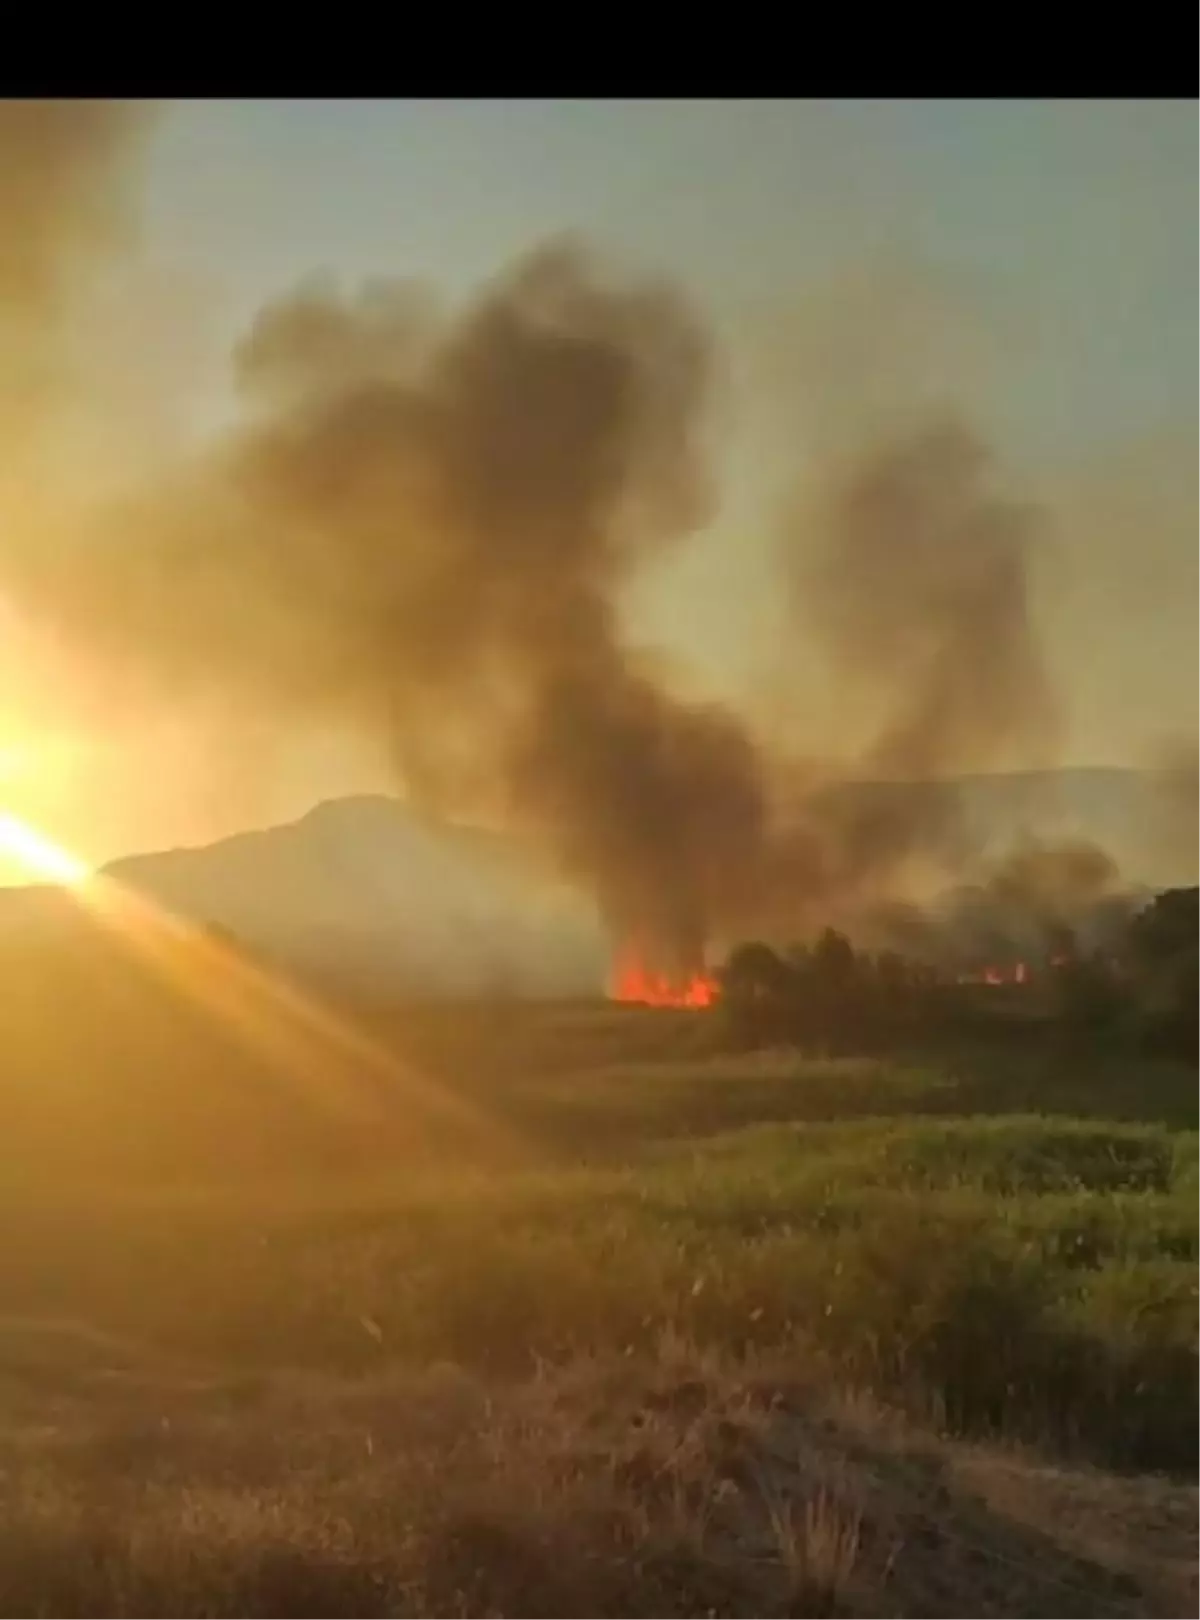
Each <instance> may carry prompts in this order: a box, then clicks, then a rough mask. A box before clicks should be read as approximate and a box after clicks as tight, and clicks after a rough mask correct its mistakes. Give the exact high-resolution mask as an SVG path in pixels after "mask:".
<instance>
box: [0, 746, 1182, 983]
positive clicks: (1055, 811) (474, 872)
mask: <svg viewBox="0 0 1200 1620" xmlns="http://www.w3.org/2000/svg"><path fill="white" fill-rule="evenodd" d="M957 787H958V789H959V791H960V803H961V808H962V814H963V821H964V825H965V827H966V829H967V833H968V840H969V842H970V843H971V844H972V845H974V846H975V847H976V848H979V849H986V848H989V847H990V848H993V849H996V850H999V849H1002V848H1004V847H1005V846H1006V845H1008V844H1011V843H1012V841H1013V840H1014V839H1017V838H1020V837H1022V836H1029V835H1036V836H1040V837H1043V838H1047V839H1060V838H1070V839H1088V840H1091V841H1094V842H1096V843H1099V844H1101V845H1102V846H1103V847H1104V848H1106V849H1107V850H1109V852H1110V853H1111V854H1112V855H1113V856H1114V857H1115V858H1116V860H1117V861H1118V862H1119V864H1120V865H1121V867H1122V870H1123V871H1124V872H1125V873H1126V874H1127V876H1128V877H1129V878H1130V880H1131V881H1137V882H1142V883H1146V884H1150V885H1154V886H1166V885H1169V884H1173V883H1187V882H1194V881H1195V876H1196V873H1195V848H1194V845H1193V846H1192V847H1191V851H1190V861H1189V859H1188V850H1187V848H1186V847H1185V845H1184V844H1183V842H1182V840H1180V839H1178V838H1176V839H1174V841H1173V840H1172V838H1171V837H1170V836H1169V828H1168V827H1167V819H1168V818H1167V816H1166V807H1165V805H1164V802H1163V799H1162V797H1161V795H1160V793H1159V792H1158V789H1157V787H1156V784H1155V782H1154V780H1153V779H1152V778H1151V777H1150V776H1148V775H1147V774H1145V773H1142V772H1138V771H1132V770H1119V769H1103V768H1100V769H1083V770H1063V771H1043V772H1030V773H1025V774H1020V775H1005V776H979V777H971V778H966V779H964V780H962V781H961V782H959V783H958V784H957ZM834 791H836V792H837V793H838V794H841V795H849V796H850V797H852V798H854V799H858V800H860V801H863V800H865V801H867V802H868V803H870V802H871V801H872V800H891V801H892V802H897V801H908V802H909V806H910V808H911V801H912V800H913V799H914V798H918V799H919V797H920V796H921V795H923V794H928V793H930V792H931V791H935V790H931V789H930V787H929V786H928V785H926V784H921V783H878V782H867V783H856V784H852V785H849V786H845V787H841V788H838V789H836V790H834ZM105 870H106V872H107V873H108V874H109V875H110V876H112V877H114V878H117V879H119V880H120V881H121V882H122V883H124V884H126V885H129V886H130V887H132V888H134V889H136V890H138V891H140V892H142V893H144V894H146V895H147V896H149V897H151V898H153V899H154V900H156V901H158V902H159V903H161V904H162V905H163V906H165V907H166V908H167V909H168V910H170V911H172V912H175V913H177V914H182V915H184V916H189V917H193V918H196V919H198V920H201V921H204V922H209V923H213V924H217V925H219V926H220V927H222V928H224V929H227V930H229V931H231V932H232V933H234V934H235V935H237V936H238V937H239V938H240V939H242V940H243V941H245V943H246V944H247V945H250V946H253V947H254V948H256V949H257V950H260V951H262V952H264V953H266V954H267V955H269V956H270V957H272V958H273V959H275V960H277V961H278V962H279V963H280V964H281V965H286V966H289V967H293V968H299V969H301V970H312V971H316V972H319V973H320V974H321V975H322V976H323V977H326V978H329V977H332V978H337V977H339V976H340V977H342V978H344V979H345V980H346V982H347V983H353V984H355V985H358V986H360V987H363V988H370V987H372V986H378V987H381V988H382V987H384V986H387V987H391V988H394V987H396V986H397V985H402V986H404V987H406V988H411V989H413V990H415V991H418V992H420V991H462V992H468V993H469V992H477V991H485V992H499V993H506V992H507V993H513V994H535V995H538V994H542V995H572V994H591V993H594V992H595V990H596V989H597V988H598V987H599V986H600V985H601V984H603V982H604V979H605V975H606V971H607V967H608V960H609V954H610V951H609V942H608V941H607V940H606V939H605V938H604V936H603V934H602V931H601V929H600V928H599V926H598V923H597V921H596V919H595V917H594V915H593V914H592V912H591V909H590V907H589V905H588V904H587V902H586V901H585V900H583V899H581V898H580V897H579V896H577V895H575V894H573V893H571V892H570V891H568V890H567V889H565V888H564V887H562V886H560V885H556V884H554V883H553V882H552V881H551V880H550V879H549V878H548V877H547V875H546V874H545V872H544V871H543V870H542V869H541V868H540V867H538V866H537V865H535V863H533V862H532V861H531V860H530V859H528V858H527V857H526V856H525V855H524V854H523V852H522V851H520V850H519V849H518V848H516V847H515V846H514V845H513V844H512V843H511V842H510V841H509V840H507V839H506V838H503V837H501V836H500V835H497V834H493V833H487V832H483V831H480V830H477V829H470V828H463V827H452V826H446V825H442V824H435V823H432V822H430V821H427V820H424V819H422V818H421V817H419V816H418V815H416V814H415V813H414V812H413V811H412V810H411V809H409V808H408V807H407V806H405V805H404V804H402V803H401V802H400V801H399V800H396V799H391V798H387V797H384V796H366V797H355V798H346V799H337V800H332V801H329V802H326V803H324V804H320V805H318V806H317V807H316V808H315V809H313V810H312V811H310V812H309V813H308V814H307V815H306V816H304V817H302V818H301V819H300V820H299V821H296V822H292V823H290V824H287V825H284V826H278V827H270V828H266V829H264V830H262V831H257V832H247V833H241V834H238V835H237V836H235V837H232V838H226V839H222V840H221V841H219V842H217V843H214V844H211V845H207V846H204V847H200V848H194V849H175V850H167V851H163V852H160V853H156V854H147V855H135V856H130V857H128V858H126V859H122V860H118V861H114V862H112V863H111V865H109V866H108V867H107V868H106V869H105ZM68 904H69V903H68ZM62 909H63V899H62V897H61V896H56V895H55V894H54V892H53V891H44V890H43V891H38V890H8V891H0V931H7V929H8V928H11V927H17V928H19V929H20V930H21V931H22V932H26V931H28V930H30V929H31V928H35V927H36V926H37V922H38V919H39V918H42V919H47V920H49V919H52V918H53V917H55V916H58V915H60V914H61V912H62Z"/></svg>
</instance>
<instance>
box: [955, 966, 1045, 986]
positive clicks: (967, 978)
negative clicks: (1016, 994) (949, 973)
mask: <svg viewBox="0 0 1200 1620" xmlns="http://www.w3.org/2000/svg"><path fill="white" fill-rule="evenodd" d="M1028 977H1029V968H1028V966H1027V965H1026V964H1025V963H1024V962H1013V963H1010V964H1007V965H1006V966H1004V967H985V968H984V969H983V971H982V972H981V973H960V974H959V976H958V982H959V984H1024V983H1025V982H1026V981H1027V979H1028Z"/></svg>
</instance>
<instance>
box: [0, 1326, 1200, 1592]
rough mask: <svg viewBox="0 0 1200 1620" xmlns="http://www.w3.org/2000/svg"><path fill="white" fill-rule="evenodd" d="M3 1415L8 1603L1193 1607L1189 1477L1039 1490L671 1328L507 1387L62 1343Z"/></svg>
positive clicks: (461, 1378) (21, 1383)
mask: <svg viewBox="0 0 1200 1620" xmlns="http://www.w3.org/2000/svg"><path fill="white" fill-rule="evenodd" d="M4 1406H5V1411H6V1413H7V1414H8V1421H7V1423H6V1425H5V1429H4V1433H3V1439H2V1441H0V1613H2V1614H4V1615H12V1616H16V1615H54V1616H77V1615H78V1616H82V1615H97V1614H105V1615H153V1614H164V1613H167V1614H173V1615H230V1616H234V1615H269V1614H276V1615H278V1614H288V1615H293V1616H317V1615H329V1616H335V1615H530V1616H535V1615H564V1616H567V1615H580V1616H583V1615H590V1616H597V1615H622V1614H646V1615H650V1614H654V1615H694V1614H712V1615H883V1614H889V1615H925V1616H941V1615H946V1616H950V1615H957V1614H962V1613H971V1614H976V1615H997V1616H998V1615H1008V1616H1021V1615H1029V1616H1036V1615H1045V1614H1051V1613H1052V1614H1057V1615H1070V1614H1075V1615H1088V1616H1101V1615H1174V1614H1180V1615H1182V1614H1186V1613H1189V1612H1194V1607H1191V1608H1190V1607H1189V1601H1190V1598H1191V1589H1190V1588H1189V1585H1188V1581H1189V1579H1190V1576H1189V1575H1188V1574H1187V1571H1188V1569H1189V1568H1190V1564H1191V1560H1192V1555H1193V1552H1194V1529H1195V1504H1196V1499H1195V1492H1194V1491H1193V1490H1191V1489H1190V1488H1188V1487H1186V1486H1182V1485H1176V1486H1171V1485H1168V1484H1166V1483H1164V1482H1148V1481H1145V1480H1140V1481H1139V1480H1134V1481H1123V1480H1118V1479H1116V1478H1113V1477H1107V1478H1105V1479H1104V1480H1103V1489H1102V1490H1100V1489H1098V1484H1097V1482H1098V1480H1099V1479H1100V1476H1093V1475H1089V1474H1086V1473H1082V1474H1081V1473H1077V1472H1069V1471H1057V1472H1055V1473H1053V1474H1052V1475H1047V1473H1046V1471H1045V1469H1044V1468H1042V1467H1041V1466H1039V1465H1037V1464H1035V1463H1032V1462H1030V1461H1028V1460H1025V1459H1023V1458H1022V1457H1020V1456H1019V1455H1017V1454H1016V1453H1013V1452H1010V1451H995V1450H984V1449H980V1448H978V1447H975V1448H966V1447H963V1446H961V1445H959V1444H956V1443H952V1442H947V1441H943V1440H939V1439H937V1438H936V1437H935V1436H933V1435H931V1434H930V1433H928V1432H927V1431H923V1430H920V1429H915V1428H913V1427H912V1426H910V1425H908V1424H906V1423H904V1422H903V1421H902V1420H900V1419H899V1418H897V1417H895V1416H892V1415H889V1414H888V1413H887V1412H885V1411H883V1410H881V1409H879V1408H877V1407H876V1406H874V1405H873V1404H871V1403H869V1402H867V1401H865V1400H862V1399H860V1400H858V1401H856V1402H854V1403H851V1404H849V1405H846V1404H845V1403H839V1402H838V1401H836V1400H834V1399H833V1398H832V1397H830V1395H829V1394H828V1393H827V1392H823V1391H821V1390H819V1389H817V1388H815V1387H813V1388H808V1389H804V1388H801V1387H797V1386H796V1384H795V1380H794V1378H792V1377H790V1376H789V1375H788V1374H787V1371H786V1369H784V1368H783V1367H781V1366H780V1365H778V1364H776V1365H771V1364H770V1363H768V1362H766V1361H763V1360H759V1361H755V1362H750V1363H746V1362H741V1363H733V1362H728V1361H723V1360H721V1359H720V1358H719V1357H717V1356H715V1355H713V1354H711V1353H709V1354H703V1353H700V1352H699V1351H696V1350H695V1349H694V1348H692V1347H691V1346H689V1345H687V1344H686V1343H684V1342H683V1341H681V1340H680V1339H678V1338H677V1337H675V1336H672V1335H668V1336H667V1337H666V1338H665V1339H664V1340H663V1342H662V1343H661V1344H660V1346H659V1347H658V1350H657V1352H656V1353H655V1354H653V1355H650V1356H643V1357H639V1358H633V1359H631V1358H627V1357H620V1358H616V1359H615V1360H613V1359H606V1360H600V1359H597V1360H588V1361H581V1362H579V1363H576V1364H575V1365H573V1366H571V1367H568V1368H565V1369H562V1370H559V1371H552V1370H550V1369H545V1370H543V1371H542V1372H541V1373H539V1374H538V1375H536V1376H534V1377H533V1378H531V1379H525V1380H522V1381H520V1382H518V1383H511V1384H506V1385H500V1384H496V1383H489V1382H485V1381H483V1380H481V1379H479V1378H476V1377H473V1376H471V1375H469V1374H467V1373H465V1372H463V1371H461V1370H459V1369H456V1368H453V1367H449V1366H442V1367H439V1368H434V1369H431V1370H430V1371H428V1372H427V1373H425V1374H422V1375H416V1374H412V1375H403V1376H402V1375H398V1374H394V1373H393V1374H388V1375H380V1376H379V1377H376V1378H374V1379H367V1380H358V1381H354V1382H344V1381H340V1380H330V1379H325V1378H319V1377H312V1376H309V1377H301V1376H298V1375H283V1374H280V1375H278V1376H276V1377H274V1378H268V1379H263V1380H260V1381H257V1382H255V1383H253V1384H247V1383H246V1382H245V1381H242V1382H240V1383H232V1382H229V1381H221V1380H219V1379H217V1380H209V1381H207V1382H204V1381H200V1380H198V1379H197V1378H196V1376H195V1375H194V1374H193V1373H187V1374H185V1373H183V1372H181V1371H179V1370H174V1369H172V1368H170V1367H169V1366H168V1365H166V1364H163V1363H155V1364H147V1365H144V1366H142V1367H140V1368H138V1367H133V1366H130V1365H129V1364H128V1362H127V1363H126V1365H125V1368H124V1371H123V1372H121V1373H112V1374H110V1376H108V1377H104V1376H97V1369H96V1368H95V1367H94V1366H93V1363H92V1360H91V1356H90V1351H85V1352H83V1353H81V1355H80V1356H79V1358H78V1359H77V1362H76V1364H75V1365H74V1366H68V1365H67V1364H66V1360H65V1358H64V1359H63V1360H62V1361H61V1362H60V1365H59V1367H58V1369H57V1371H56V1372H54V1373H53V1374H51V1373H49V1372H47V1370H46V1369H45V1368H42V1369H41V1370H40V1372H38V1373H37V1374H36V1375H35V1374H34V1373H33V1372H31V1371H30V1372H27V1373H25V1374H23V1375H16V1374H13V1373H11V1372H10V1375H9V1378H8V1382H7V1387H6V1388H5V1390H4ZM1056 1500H1057V1501H1058V1503H1059V1511H1052V1507H1053V1504H1054V1502H1055V1501H1056ZM1064 1501H1065V1502H1069V1503H1070V1504H1071V1511H1070V1512H1069V1513H1067V1514H1064V1513H1063V1512H1062V1511H1061V1506H1062V1503H1063V1502H1064ZM1122 1518H1124V1519H1125V1520H1126V1521H1127V1523H1128V1524H1129V1525H1131V1526H1132V1525H1147V1524H1151V1523H1152V1524H1153V1525H1154V1526H1155V1535H1156V1539H1155V1541H1154V1542H1153V1544H1152V1548H1151V1544H1147V1546H1140V1545H1139V1539H1138V1536H1137V1535H1136V1534H1133V1535H1127V1536H1126V1537H1125V1538H1124V1539H1123V1540H1121V1539H1114V1538H1113V1536H1112V1535H1111V1533H1110V1532H1111V1527H1112V1525H1113V1524H1114V1523H1116V1522H1118V1521H1119V1520H1121V1519H1122ZM1151 1550H1152V1554H1153V1556H1152V1557H1151V1556H1150V1553H1151Z"/></svg>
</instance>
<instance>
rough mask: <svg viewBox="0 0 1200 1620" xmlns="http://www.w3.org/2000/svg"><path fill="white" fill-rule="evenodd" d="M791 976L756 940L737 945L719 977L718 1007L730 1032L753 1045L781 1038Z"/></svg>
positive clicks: (785, 1030) (784, 1027) (786, 1021)
mask: <svg viewBox="0 0 1200 1620" xmlns="http://www.w3.org/2000/svg"><path fill="white" fill-rule="evenodd" d="M793 982H794V976H793V974H792V971H791V969H790V968H789V967H788V965H787V963H786V962H785V961H784V960H783V958H782V957H781V956H780V955H779V954H778V952H776V951H774V950H772V949H771V947H770V946H769V945H764V944H763V943H762V942H761V941H759V940H753V941H750V942H749V943H747V944H745V945H739V946H737V947H736V948H735V949H734V950H733V951H732V953H731V954H730V957H729V960H728V961H727V962H726V964H725V968H724V971H723V972H722V974H721V1005H722V1007H723V1008H724V1009H725V1012H726V1015H727V1017H728V1019H729V1023H730V1026H731V1028H732V1029H733V1031H734V1033H735V1034H737V1035H738V1036H739V1037H740V1038H742V1039H744V1040H749V1041H752V1042H754V1043H756V1044H758V1043H762V1042H764V1041H770V1040H777V1039H779V1038H781V1037H782V1036H783V1035H784V1034H785V1033H786V1032H787V1027H788V1021H789V1020H788V1012H789V1006H790V1002H791V992H792V988H793Z"/></svg>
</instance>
